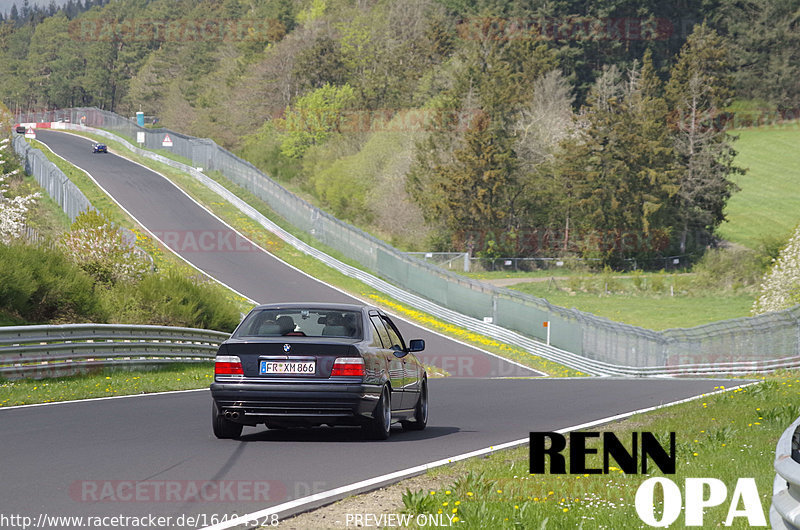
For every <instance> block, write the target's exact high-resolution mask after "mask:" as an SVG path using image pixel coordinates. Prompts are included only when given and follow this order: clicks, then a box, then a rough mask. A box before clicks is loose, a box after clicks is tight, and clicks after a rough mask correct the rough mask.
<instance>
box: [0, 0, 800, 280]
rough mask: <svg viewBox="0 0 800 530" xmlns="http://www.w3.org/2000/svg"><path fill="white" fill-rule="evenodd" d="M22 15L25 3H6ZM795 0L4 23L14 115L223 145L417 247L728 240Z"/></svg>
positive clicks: (480, 5) (168, 8)
mask: <svg viewBox="0 0 800 530" xmlns="http://www.w3.org/2000/svg"><path fill="white" fill-rule="evenodd" d="M15 7H16V6H15ZM799 10H800V1H798V0H794V1H787V2H780V3H779V2H772V1H770V0H750V1H738V0H737V1H733V0H708V1H703V2H699V1H683V2H678V3H664V2H656V1H652V0H651V1H646V0H601V1H598V2H576V1H570V0H560V1H554V2H534V1H530V2H525V1H509V2H501V1H494V0H392V1H389V0H381V1H378V0H376V1H369V0H302V1H300V0H299V1H290V0H249V1H245V0H222V1H212V0H206V1H202V2H194V1H188V0H177V1H176V0H154V1H148V0H113V1H111V2H108V3H106V2H103V1H99V2H92V1H89V0H87V1H86V2H83V3H82V2H80V1H79V0H76V1H70V2H69V3H68V4H67V5H66V6H64V7H63V8H60V9H59V8H56V7H55V5H53V4H51V6H50V7H49V8H47V9H32V8H31V7H30V6H28V5H27V4H24V6H23V8H22V9H14V10H13V11H12V13H10V14H8V15H7V16H5V18H4V20H3V22H2V23H0V99H2V101H3V102H4V103H6V104H7V105H8V107H9V108H11V109H17V110H28V109H34V110H39V109H50V108H59V107H71V106H89V105H94V106H97V107H100V108H104V109H108V110H113V111H115V112H119V113H121V114H124V115H131V114H132V113H133V112H135V111H139V110H142V111H144V113H145V114H147V115H152V116H157V117H158V118H159V120H160V123H161V124H163V125H165V126H168V127H171V128H174V129H177V130H180V131H183V132H187V133H190V134H194V135H197V136H205V137H210V138H213V139H215V140H216V141H217V142H219V143H220V144H222V145H224V146H225V147H227V148H229V149H231V150H233V151H234V152H236V153H238V154H240V155H241V156H243V157H244V158H246V159H248V160H250V161H251V162H253V163H254V164H256V165H257V166H259V167H261V168H262V169H264V170H265V171H266V172H267V173H268V174H270V175H271V176H273V177H275V178H277V179H278V180H280V181H283V182H285V183H287V185H289V186H290V187H292V188H293V189H297V190H300V191H301V192H302V193H306V194H308V196H310V197H313V199H314V200H315V201H317V202H318V203H319V204H320V205H322V206H323V207H324V208H326V209H328V210H329V211H331V212H332V213H334V214H335V215H337V216H339V217H341V218H343V219H346V220H348V221H351V222H353V223H355V224H356V225H358V226H361V227H364V228H366V229H367V230H369V231H371V232H373V233H375V234H376V235H378V236H379V237H382V238H383V239H386V240H389V241H391V242H392V243H394V244H396V245H399V246H400V247H402V248H406V249H410V250H423V249H424V250H460V251H464V250H470V251H472V252H473V253H474V254H476V255H483V256H490V257H491V256H565V255H567V256H582V257H594V258H600V260H601V262H602V263H607V264H612V265H613V264H617V263H619V262H620V260H623V259H626V258H631V257H635V258H638V259H647V258H650V257H655V256H665V255H676V254H680V255H691V254H696V253H699V252H702V250H703V249H705V248H707V246H709V245H713V244H715V239H714V231H715V229H716V228H717V227H718V226H719V224H720V223H721V222H723V220H724V215H723V208H724V206H725V203H726V201H727V199H728V198H729V197H730V195H731V194H732V193H735V190H736V187H735V185H734V184H733V177H734V176H735V175H736V173H738V172H741V171H743V169H741V168H737V167H736V166H735V165H734V163H733V160H734V155H735V135H734V134H731V132H732V127H734V126H737V125H742V124H747V123H751V122H753V121H758V120H765V119H775V117H776V116H777V117H780V116H790V117H793V116H792V113H793V110H794V109H796V108H797V107H796V105H797V103H796V101H797V99H798V92H799V91H800V83H797V79H798V78H800V58H799V57H798V55H800V28H798V24H800V22H799V21H798V19H797V16H796V15H797V13H798V12H799Z"/></svg>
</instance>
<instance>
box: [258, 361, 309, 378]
mask: <svg viewBox="0 0 800 530" xmlns="http://www.w3.org/2000/svg"><path fill="white" fill-rule="evenodd" d="M316 371H317V363H316V362H314V361H261V369H260V370H259V373H260V374H304V375H313V374H314V373H316Z"/></svg>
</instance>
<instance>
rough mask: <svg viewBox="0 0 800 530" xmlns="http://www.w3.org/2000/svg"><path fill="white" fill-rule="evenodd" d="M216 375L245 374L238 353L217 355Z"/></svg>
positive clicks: (215, 363)
mask: <svg viewBox="0 0 800 530" xmlns="http://www.w3.org/2000/svg"><path fill="white" fill-rule="evenodd" d="M214 375H241V376H244V370H242V360H241V359H239V357H237V356H236V355H217V358H216V359H215V362H214Z"/></svg>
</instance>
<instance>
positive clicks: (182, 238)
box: [153, 230, 261, 252]
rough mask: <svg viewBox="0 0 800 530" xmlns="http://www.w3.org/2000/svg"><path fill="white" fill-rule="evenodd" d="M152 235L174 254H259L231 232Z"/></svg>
mask: <svg viewBox="0 0 800 530" xmlns="http://www.w3.org/2000/svg"><path fill="white" fill-rule="evenodd" d="M153 235H154V236H155V237H156V238H158V239H159V240H161V241H162V242H163V243H164V244H165V245H167V246H168V247H169V248H171V249H172V250H174V251H176V252H260V251H261V249H260V248H259V247H257V246H256V245H255V244H253V243H252V242H250V241H249V240H247V239H245V238H243V237H242V236H240V235H239V234H237V233H236V232H235V231H233V230H154V231H153Z"/></svg>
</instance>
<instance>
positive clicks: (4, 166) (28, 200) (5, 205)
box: [0, 138, 39, 244]
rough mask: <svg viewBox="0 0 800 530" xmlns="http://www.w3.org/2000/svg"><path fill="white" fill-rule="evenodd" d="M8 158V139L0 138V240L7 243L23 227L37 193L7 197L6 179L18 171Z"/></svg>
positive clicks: (17, 234)
mask: <svg viewBox="0 0 800 530" xmlns="http://www.w3.org/2000/svg"><path fill="white" fill-rule="evenodd" d="M14 165H15V164H14V163H13V162H12V161H11V160H10V155H9V140H8V138H4V139H3V140H0V242H2V243H5V244H8V243H10V242H11V240H13V239H17V238H18V237H20V235H21V234H22V230H23V229H24V228H25V216H26V215H27V213H28V210H29V209H30V206H31V205H32V204H33V203H34V202H36V199H37V198H38V197H39V194H38V193H33V194H31V195H19V196H17V197H13V198H11V197H7V196H6V195H7V193H8V181H9V179H10V178H11V177H13V176H14V175H16V174H17V173H19V168H14V169H12V167H13V166H14Z"/></svg>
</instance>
